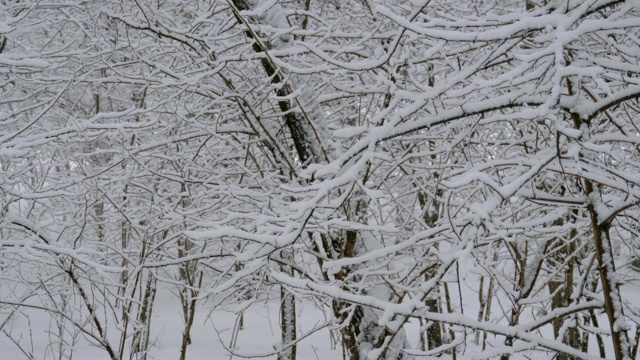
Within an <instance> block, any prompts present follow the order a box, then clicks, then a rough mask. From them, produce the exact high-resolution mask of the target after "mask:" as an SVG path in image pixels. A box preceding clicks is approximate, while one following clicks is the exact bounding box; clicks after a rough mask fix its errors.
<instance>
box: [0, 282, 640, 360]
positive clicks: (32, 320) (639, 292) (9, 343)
mask: <svg viewBox="0 0 640 360" xmlns="http://www.w3.org/2000/svg"><path fill="white" fill-rule="evenodd" d="M622 290H623V296H625V297H626V298H627V299H631V298H637V299H638V301H640V288H638V287H637V286H632V285H626V286H623V289H622ZM463 295H464V296H463V302H465V303H466V302H467V301H469V303H467V304H465V307H467V310H469V309H470V308H471V307H470V306H469V305H470V303H473V302H475V301H476V299H475V296H477V295H476V294H474V293H473V292H472V291H470V290H469V292H468V293H467V291H463ZM297 312H298V321H297V325H298V334H299V335H298V336H301V335H302V334H305V333H307V332H309V330H311V329H313V328H314V327H317V326H319V325H321V324H323V323H325V321H326V319H325V317H324V315H323V312H322V311H320V310H319V309H318V307H317V305H316V304H314V303H312V302H311V301H309V300H301V301H298V303H297ZM327 313H329V311H328V309H327ZM0 315H2V317H1V318H0V324H2V322H4V321H5V318H6V313H3V314H0ZM196 319H197V320H196V321H195V322H194V324H193V328H192V344H191V345H190V346H189V348H188V356H187V359H189V360H218V359H229V360H231V359H240V358H242V357H240V356H237V355H236V356H234V355H232V354H231V353H230V352H229V351H228V348H231V347H232V346H231V345H232V343H233V338H234V334H236V333H237V334H236V335H237V336H236V340H235V348H236V349H237V350H238V352H239V353H240V354H241V355H244V356H249V357H252V358H258V359H275V358H276V356H275V355H269V356H261V355H264V354H270V353H273V351H274V349H275V347H276V346H278V344H279V342H280V333H279V327H280V324H279V307H278V300H277V297H276V296H274V298H273V299H272V300H270V301H265V302H263V303H256V304H254V305H252V306H251V307H249V308H248V309H247V310H246V311H245V313H244V328H243V329H242V330H238V329H237V327H236V325H237V319H238V317H237V315H236V314H234V313H233V311H231V310H230V309H227V310H224V309H216V310H215V311H211V310H210V309H209V308H208V307H207V304H206V303H202V304H200V305H199V310H198V314H197V317H196ZM521 320H523V321H525V322H526V321H529V320H530V319H524V318H523V319H521ZM599 320H600V326H601V327H603V328H605V327H607V324H608V322H607V319H606V316H605V315H604V314H603V313H601V314H600V316H599ZM30 329H31V330H30ZM71 329H72V328H71V327H70V328H69V329H68V330H67V331H69V333H68V335H67V336H66V341H67V346H68V347H71V344H70V339H71V338H72V336H71V333H72V332H73V330H71ZM182 329H183V320H182V316H181V309H180V303H179V300H178V298H177V297H176V296H175V295H174V294H172V293H171V292H170V291H168V290H163V291H160V292H159V294H158V295H157V297H156V302H155V305H154V314H153V317H152V331H151V332H152V333H151V343H152V346H151V351H150V353H149V359H154V360H169V359H171V360H174V359H175V360H177V359H179V357H180V344H181V341H182ZM405 330H406V332H407V338H408V341H409V344H410V346H412V347H417V344H418V341H419V331H418V326H417V322H413V323H409V324H407V325H406V326H405ZM57 333H58V329H56V327H55V322H53V321H51V320H50V317H49V316H48V314H46V313H44V312H42V311H39V310H24V309H22V310H21V312H20V313H16V314H15V315H14V316H13V317H12V319H11V321H9V322H8V323H7V325H6V326H5V327H4V328H3V333H2V334H0V349H2V355H1V356H0V359H29V356H27V355H25V352H27V353H30V354H31V355H32V358H33V359H59V358H58V356H57V354H58V353H59V346H60V340H59V338H58V336H57V335H56V334H57ZM109 333H110V334H111V335H112V336H114V338H113V340H114V341H113V343H117V340H116V339H117V335H118V333H117V331H116V330H115V329H114V328H113V325H111V328H110V330H109ZM543 333H544V334H545V336H552V330H551V328H550V327H547V328H545V329H544V330H543ZM7 334H10V335H11V336H12V338H13V340H11V339H10V338H9V337H8V336H7ZM76 335H77V336H76V337H75V339H76V340H75V344H73V348H74V351H73V354H71V355H72V357H71V358H72V359H80V360H84V359H87V360H93V359H95V360H99V359H107V353H106V352H105V351H104V350H103V349H100V348H97V347H95V346H92V345H91V344H90V343H88V342H87V341H86V339H84V338H83V337H82V335H80V334H78V333H77V332H76ZM491 338H493V336H489V339H491ZM604 340H605V345H606V348H607V354H613V349H612V348H611V344H610V339H609V338H608V337H606V336H605V337H604ZM14 341H15V342H14ZM331 341H332V340H331V336H330V333H329V330H328V329H327V328H323V329H321V330H319V331H317V332H315V333H313V334H311V335H309V336H308V337H306V338H304V339H303V340H302V341H301V343H300V344H299V345H298V359H299V360H307V359H320V360H321V359H342V349H341V348H340V346H339V345H338V346H334V345H333V344H332V343H331ZM494 342H495V344H496V345H501V343H502V340H500V339H495V341H491V340H490V342H489V343H494ZM16 343H18V344H19V345H20V347H22V350H24V352H23V351H21V350H20V348H19V347H18V345H16ZM468 346H469V347H468V348H467V349H466V353H465V354H464V355H461V356H458V359H466V358H469V357H473V356H474V352H475V351H474V349H473V348H472V347H473V346H474V345H473V344H470V343H468ZM590 353H591V354H597V348H596V341H595V338H594V337H592V339H591V341H590ZM54 354H55V356H54ZM67 354H68V353H67ZM66 358H68V357H66ZM123 358H124V359H128V358H129V356H128V355H126V356H124V357H123ZM551 358H553V354H545V353H543V352H539V353H537V354H535V355H534V356H533V357H531V355H529V356H524V355H517V354H516V355H514V356H512V359H514V360H518V359H551ZM63 359H64V357H63ZM420 359H423V358H420ZM424 359H426V358H424ZM438 359H441V358H438Z"/></svg>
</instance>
